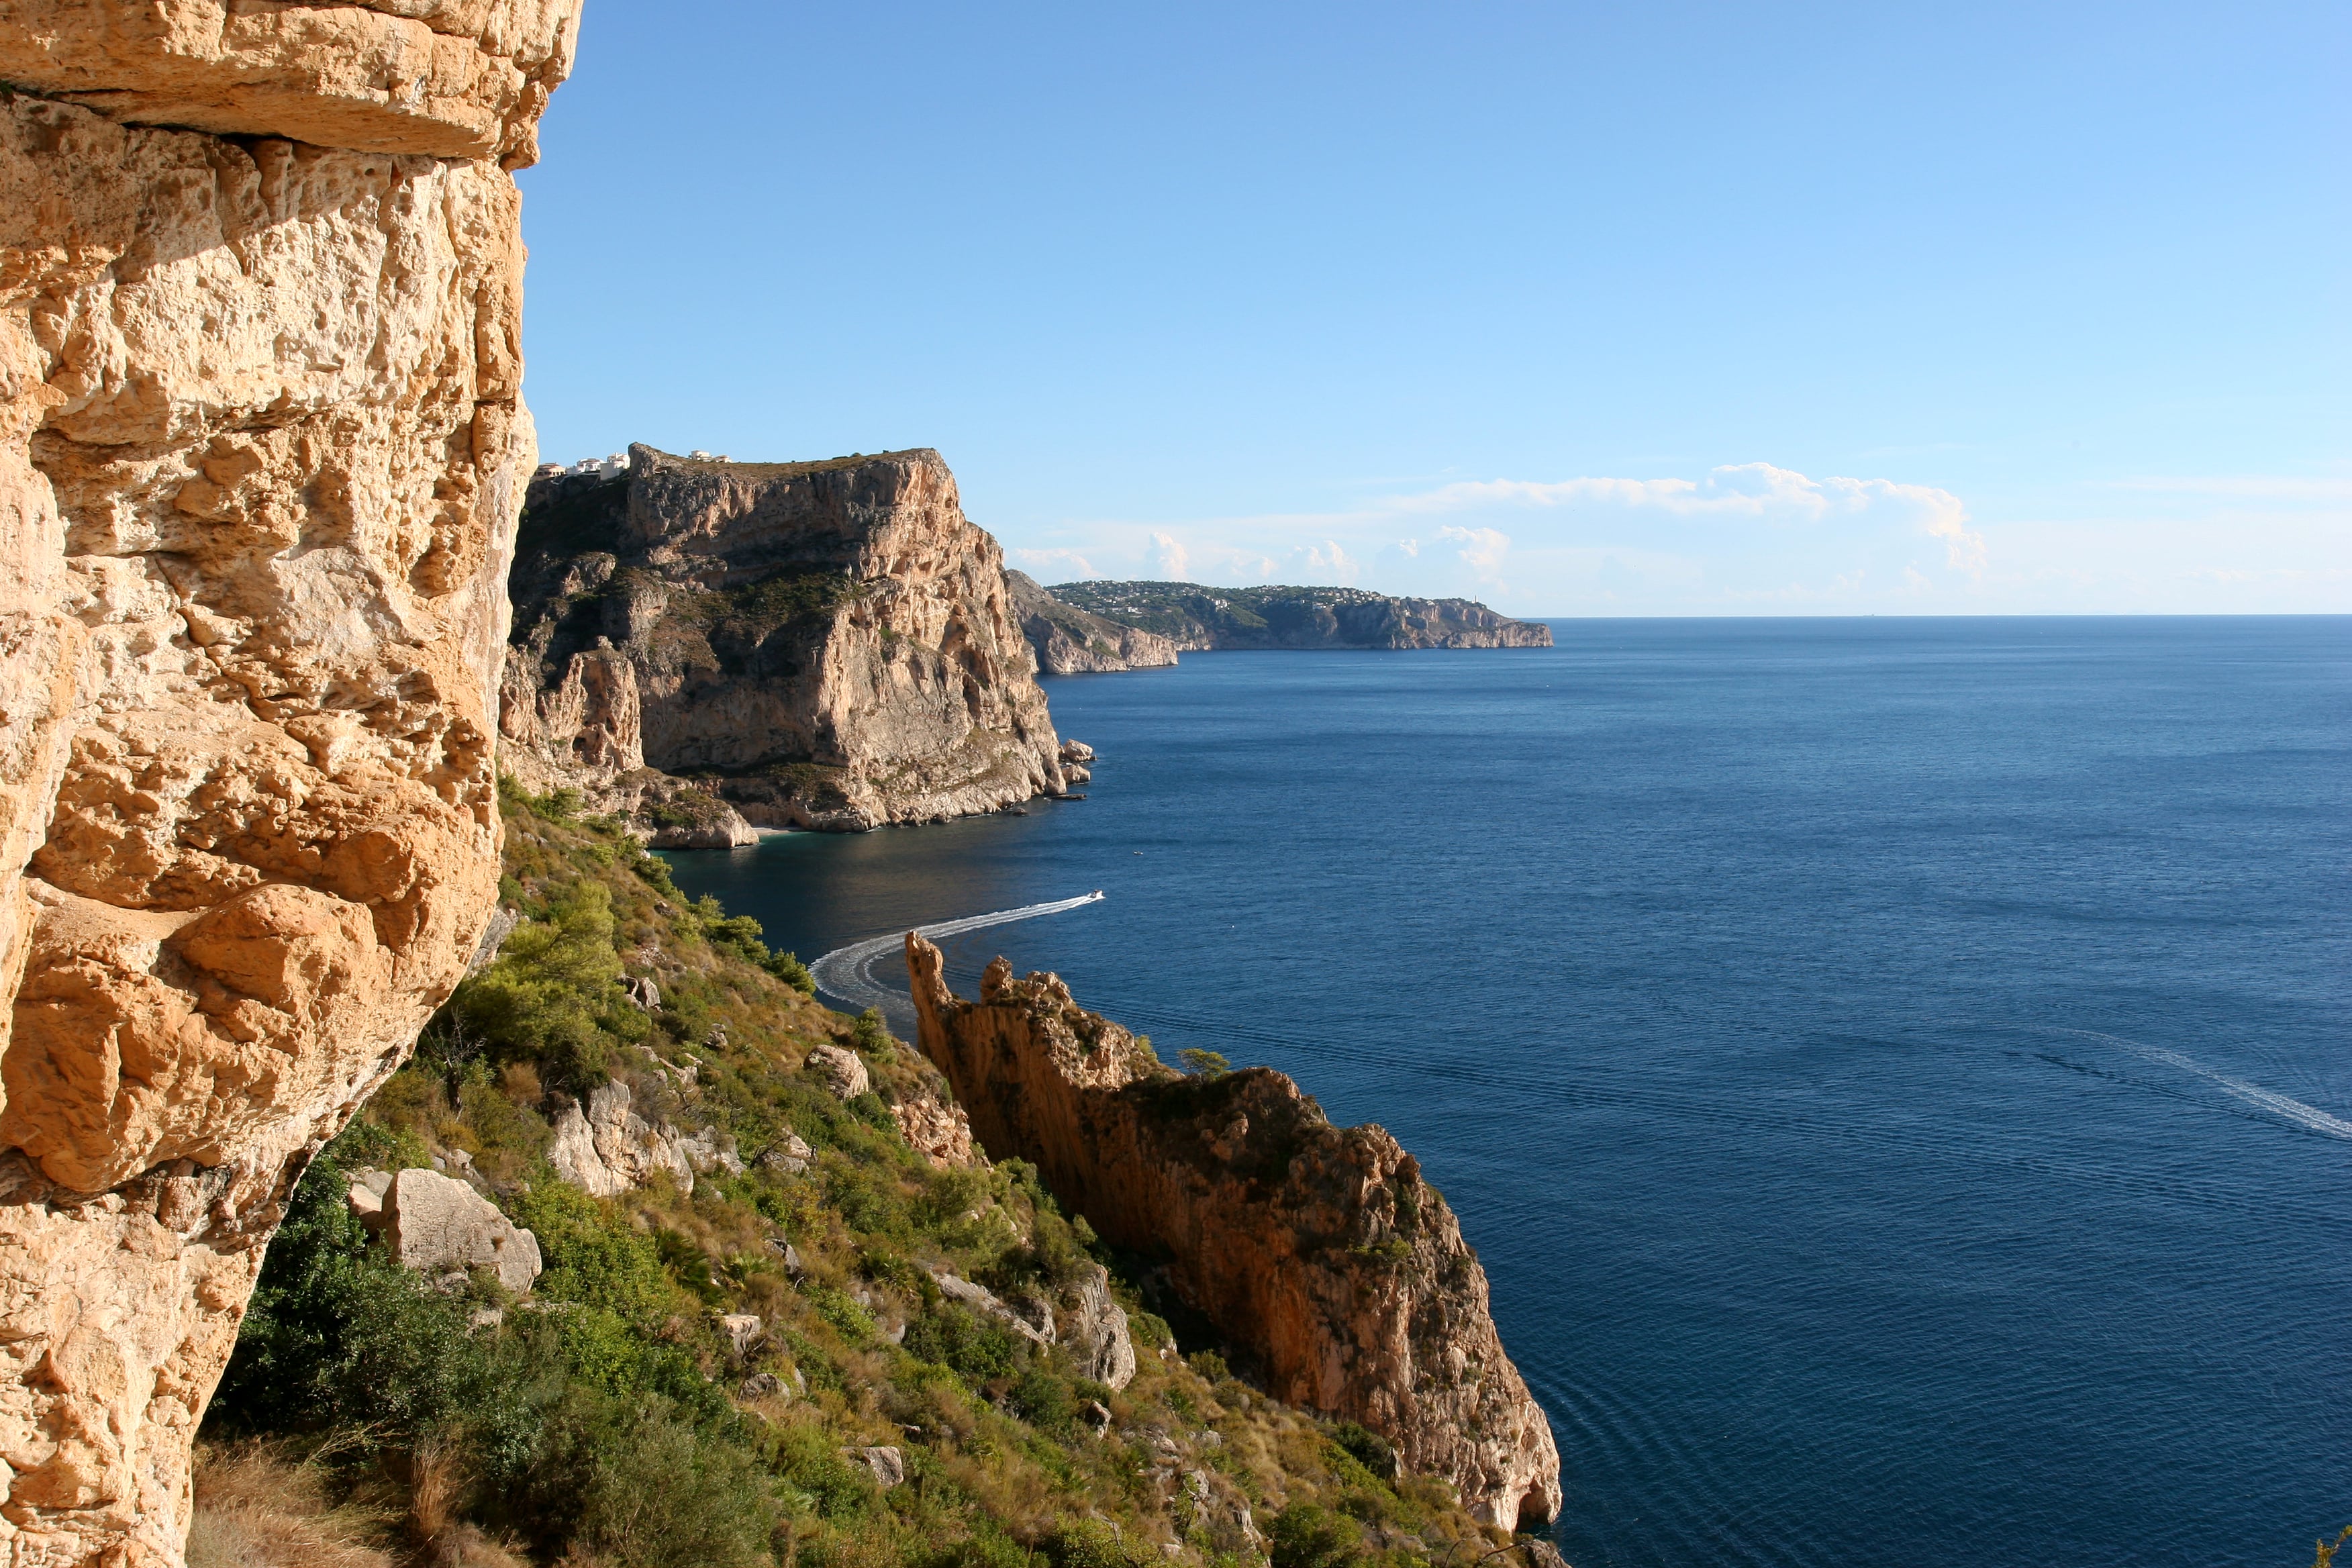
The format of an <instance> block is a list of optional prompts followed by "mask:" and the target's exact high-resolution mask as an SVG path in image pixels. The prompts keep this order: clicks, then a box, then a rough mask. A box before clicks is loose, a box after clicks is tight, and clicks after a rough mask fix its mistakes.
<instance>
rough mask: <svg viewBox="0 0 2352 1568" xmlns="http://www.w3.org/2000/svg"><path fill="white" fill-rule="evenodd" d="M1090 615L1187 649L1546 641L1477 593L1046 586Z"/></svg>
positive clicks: (1544, 629)
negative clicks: (1440, 595) (1442, 595)
mask: <svg viewBox="0 0 2352 1568" xmlns="http://www.w3.org/2000/svg"><path fill="white" fill-rule="evenodd" d="M1043 592H1045V594H1046V595H1049V596H1050V597H1051V598H1052V599H1053V600H1054V601H1055V603H1057V604H1059V605H1063V606H1065V607H1066V608H1067V609H1070V610H1074V611H1077V612H1080V613H1082V614H1084V615H1086V616H1089V617H1092V618H1093V619H1094V620H1097V621H1104V622H1108V623H1110V624H1112V625H1114V626H1131V627H1133V628H1135V629H1136V630H1137V631H1140V632H1148V633H1150V634H1151V636H1152V637H1155V638H1159V639H1161V640H1163V641H1165V642H1166V643H1167V644H1168V645H1169V646H1170V647H1173V648H1174V649H1176V650H1178V651H1181V652H1184V653H1192V652H1208V651H1213V650H1217V649H1224V648H1381V649H1391V650H1402V649H1409V648H1465V647H1551V628H1550V627H1549V626H1544V625H1542V624H1540V623H1538V622H1535V621H1515V620H1512V619H1511V618H1510V617H1509V616H1499V615H1496V613H1495V612H1494V611H1492V610H1490V609H1488V608H1487V607H1486V605H1482V604H1479V603H1478V602H1477V601H1475V600H1474V599H1398V598H1391V597H1390V596H1389V595H1385V594H1374V593H1371V592H1369V591H1368V590H1366V589H1362V588H1290V587H1266V588H1204V587H1202V585H1201V584H1198V583H1110V582H1091V583H1062V584H1055V586H1054V587H1052V588H1048V589H1045V590H1043Z"/></svg>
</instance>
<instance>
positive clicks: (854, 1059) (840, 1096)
mask: <svg viewBox="0 0 2352 1568" xmlns="http://www.w3.org/2000/svg"><path fill="white" fill-rule="evenodd" d="M802 1065H803V1066H804V1067H805V1068H808V1070H809V1071H811V1072H813V1073H814V1074H816V1076H817V1078H818V1079H819V1080H820V1081H821V1082H823V1083H824V1087H825V1088H826V1089H828V1090H830V1091H831V1092H832V1094H833V1097H834V1098H835V1099H836V1100H855V1099H856V1098H857V1097H858V1096H859V1095H861V1094H865V1093H867V1092H869V1091H870V1090H871V1089H873V1088H874V1079H873V1077H872V1075H871V1074H869V1073H867V1072H866V1061H865V1058H862V1057H860V1056H859V1055H858V1054H857V1053H856V1051H853V1050H850V1049H849V1048H848V1047H844V1046H819V1047H817V1048H816V1049H814V1050H813V1051H811V1052H810V1053H809V1054H808V1059H807V1060H806V1061H805V1062H803V1064H802Z"/></svg>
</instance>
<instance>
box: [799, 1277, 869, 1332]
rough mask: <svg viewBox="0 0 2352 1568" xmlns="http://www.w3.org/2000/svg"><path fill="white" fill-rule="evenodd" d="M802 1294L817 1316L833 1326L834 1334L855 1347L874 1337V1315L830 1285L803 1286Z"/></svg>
mask: <svg viewBox="0 0 2352 1568" xmlns="http://www.w3.org/2000/svg"><path fill="white" fill-rule="evenodd" d="M801 1294H802V1295H803V1296H804V1297H806V1298H807V1299H808V1304H809V1305H810V1306H811V1307H812V1308H814V1309H815V1310H816V1315H817V1316H818V1317H820V1318H823V1319H824V1321H826V1322H828V1323H830V1324H832V1325H833V1330H834V1332H835V1333H837V1334H839V1335H840V1336H841V1337H842V1338H843V1339H845V1340H847V1341H848V1342H850V1343H851V1344H853V1345H862V1344H865V1343H866V1342H867V1341H869V1340H871V1339H872V1338H873V1337H874V1315H873V1314H872V1313H871V1312H868V1311H867V1310H866V1309H865V1308H863V1307H861V1306H859V1305H858V1304H857V1303H856V1302H855V1301H853V1300H850V1299H849V1298H848V1297H847V1296H846V1295H845V1294H844V1293H843V1292H841V1291H840V1290H837V1289H835V1288H834V1287H833V1286H830V1285H816V1284H810V1285H803V1286H802V1287H801Z"/></svg>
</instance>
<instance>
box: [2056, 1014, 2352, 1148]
mask: <svg viewBox="0 0 2352 1568" xmlns="http://www.w3.org/2000/svg"><path fill="white" fill-rule="evenodd" d="M2043 1032H2045V1033H2048V1034H2053V1035H2076V1036H2080V1037H2082V1038H2084V1039H2086V1040H2098V1041H2100V1042H2102V1043H2104V1044H2105V1045H2110V1046H2114V1047H2116V1048H2117V1049H2118V1050H2125V1051H2129V1052H2130V1053H2131V1054H2132V1055H2133V1056H2136V1057H2137V1058H2140V1059H2141V1060H2142V1061H2150V1062H2162V1063H2163V1064H2164V1065H2165V1066H2166V1067H2170V1068H2179V1069H2180V1070H2181V1071H2182V1072H2185V1073H2193V1074H2194V1075H2196V1076H2197V1077H2199V1078H2201V1079H2204V1080H2205V1081H2206V1082H2208V1083H2210V1084H2213V1085H2215V1086H2216V1087H2218V1088H2219V1089H2221V1091H2222V1092H2223V1093H2225V1094H2228V1095H2231V1096H2232V1097H2233V1098H2235V1099H2238V1100H2243V1101H2244V1102H2245V1103H2247V1104H2248V1105H2251V1106H2252V1107H2254V1108H2255V1109H2256V1110H2267V1111H2269V1112H2270V1113H2271V1114H2272V1115H2273V1116H2283V1117H2284V1118H2285V1119H2286V1120H2287V1121H2292V1122H2294V1124H2295V1125H2296V1126H2298V1127H2305V1128H2308V1129H2310V1130H2311V1131H2314V1132H2324V1133H2326V1135H2327V1136H2328V1137H2330V1138H2352V1121H2345V1120H2344V1119H2343V1118H2342V1117H2340V1116H2330V1115H2328V1114H2327V1112H2326V1111H2324V1110H2320V1109H2319V1108H2318V1107H2317V1106H2315V1105H2305V1103H2304V1102H2303V1101H2301V1100H2296V1099H2294V1098H2293V1097H2291V1096H2288V1095H2284V1094H2281V1093H2279V1092H2278V1091H2277V1090H2276V1089H2264V1088H2263V1086H2262V1085H2260V1084H2258V1083H2248V1082H2247V1081H2246V1080H2245V1079H2242V1078H2231V1076H2230V1075H2229V1074H2228V1073H2225V1072H2217V1071H2215V1070H2214V1069H2213V1068H2209V1067H2207V1066H2206V1065H2205V1064H2204V1063H2203V1062H2200V1061H2199V1060H2198V1059H2197V1058H2194V1057H2188V1056H2183V1055H2181V1054H2180V1053H2179V1051H2168V1050H2167V1049H2165V1048H2164V1047H2162V1046H2144V1045H2141V1044H2140V1043H2139V1042H2138V1041H2137V1040H2126V1039H2125V1038H2124V1037H2122V1036H2121V1035H2105V1034H2101V1033H2100V1032H2099V1031H2098V1030H2096V1029H2050V1030H2046V1031H2043Z"/></svg>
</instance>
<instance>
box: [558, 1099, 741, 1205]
mask: <svg viewBox="0 0 2352 1568" xmlns="http://www.w3.org/2000/svg"><path fill="white" fill-rule="evenodd" d="M631 1100H632V1096H631V1093H630V1089H629V1086H628V1085H627V1084H625V1083H621V1082H618V1081H617V1080H616V1081H614V1082H610V1083H603V1084H599V1085H597V1086H596V1088H595V1089H593V1090H591V1091H590V1093H589V1096H588V1104H587V1107H586V1109H585V1110H583V1109H582V1108H581V1107H580V1106H578V1105H569V1106H566V1107H564V1108H563V1110H561V1111H559V1112H557V1114H556V1118H555V1138H554V1142H552V1143H551V1144H550V1145H549V1148H548V1152H547V1157H548V1161H549V1163H551V1164H552V1165H553V1166H554V1167H555V1173H556V1174H557V1175H559V1176H562V1178H563V1179H564V1180H565V1181H567V1182H570V1183H571V1184H572V1185H573V1186H575V1187H578V1188H580V1189H581V1190H582V1191H583V1192H587V1193H593V1194H595V1195H596V1196H598V1197H604V1198H609V1197H614V1196H617V1195H618V1194H622V1193H625V1192H628V1191H631V1190H632V1189H634V1188H637V1187H643V1186H646V1185H647V1184H650V1183H651V1182H652V1181H653V1179H654V1177H655V1176H656V1174H667V1176H668V1177H669V1179H670V1180H671V1181H673V1182H676V1183H677V1185H678V1188H679V1190H680V1191H682V1192H687V1193H691V1192H693V1191H694V1176H695V1162H694V1160H693V1159H692V1158H691V1156H690V1151H695V1150H698V1149H701V1148H702V1147H703V1146H702V1145H700V1144H698V1143H696V1142H692V1141H690V1140H689V1139H688V1138H687V1137H686V1136H685V1135H684V1134H682V1133H680V1132H679V1131H678V1130H677V1128H676V1127H674V1126H672V1125H671V1124H670V1123H668V1122H667V1121H664V1122H661V1123H659V1124H658V1125H657V1124H656V1123H654V1122H650V1121H646V1119H645V1118H644V1117H642V1116H640V1115H638V1114H637V1113H636V1112H635V1110H632V1109H630V1103H631ZM707 1152H709V1154H710V1155H711V1156H712V1158H713V1161H714V1163H715V1162H716V1157H717V1154H718V1149H717V1145H716V1142H715V1141H714V1142H711V1143H710V1144H709V1147H708V1151H707ZM728 1158H729V1159H730V1161H731V1160H733V1154H732V1152H731V1151H730V1152H729V1154H728ZM704 1168H705V1169H706V1170H708V1169H709V1168H710V1167H709V1165H706V1166H705V1167H704ZM734 1168H735V1169H737V1170H740V1169H741V1162H740V1161H735V1162H734Z"/></svg>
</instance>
